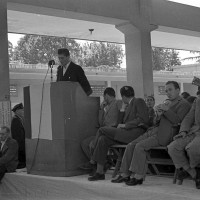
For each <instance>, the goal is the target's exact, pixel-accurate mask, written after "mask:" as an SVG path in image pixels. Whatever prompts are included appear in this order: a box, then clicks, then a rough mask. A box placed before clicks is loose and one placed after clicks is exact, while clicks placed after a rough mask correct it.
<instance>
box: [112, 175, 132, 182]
mask: <svg viewBox="0 0 200 200" xmlns="http://www.w3.org/2000/svg"><path fill="white" fill-rule="evenodd" d="M128 181H130V177H129V176H128V177H123V176H121V175H119V176H118V177H117V178H116V179H114V180H111V182H112V183H122V182H125V183H126V182H128Z"/></svg>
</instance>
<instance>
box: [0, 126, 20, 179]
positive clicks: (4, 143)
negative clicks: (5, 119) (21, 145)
mask: <svg viewBox="0 0 200 200" xmlns="http://www.w3.org/2000/svg"><path fill="white" fill-rule="evenodd" d="M17 165H18V144H17V141H16V140H14V139H12V138H11V137H10V129H9V128H8V127H7V126H2V127H1V128H0V182H1V180H2V178H3V176H4V174H5V173H6V172H14V171H15V170H16V168H17Z"/></svg>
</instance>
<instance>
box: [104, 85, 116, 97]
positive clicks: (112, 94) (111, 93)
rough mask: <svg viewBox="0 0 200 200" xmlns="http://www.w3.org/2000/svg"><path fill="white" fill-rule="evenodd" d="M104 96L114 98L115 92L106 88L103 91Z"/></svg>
mask: <svg viewBox="0 0 200 200" xmlns="http://www.w3.org/2000/svg"><path fill="white" fill-rule="evenodd" d="M103 94H104V95H106V94H107V95H109V96H111V97H115V90H114V89H113V88H111V87H107V88H106V89H105V90H104V93H103Z"/></svg>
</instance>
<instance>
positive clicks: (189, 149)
mask: <svg viewBox="0 0 200 200" xmlns="http://www.w3.org/2000/svg"><path fill="white" fill-rule="evenodd" d="M168 152H169V155H170V156H171V158H172V160H173V162H174V165H175V167H176V169H178V179H179V180H180V181H181V182H182V181H183V179H184V178H186V177H187V176H188V175H190V176H191V177H192V178H193V179H194V180H195V182H196V188H197V189H200V177H199V175H200V174H198V175H197V171H196V170H195V167H196V166H197V165H198V164H200V98H197V99H196V102H194V104H193V106H192V108H191V110H190V112H189V113H188V114H187V116H186V117H185V119H184V120H183V122H182V123H181V128H180V132H179V134H178V135H176V136H175V137H174V141H173V142H172V143H171V144H170V145H168ZM186 154H187V156H186ZM181 169H182V170H181Z"/></svg>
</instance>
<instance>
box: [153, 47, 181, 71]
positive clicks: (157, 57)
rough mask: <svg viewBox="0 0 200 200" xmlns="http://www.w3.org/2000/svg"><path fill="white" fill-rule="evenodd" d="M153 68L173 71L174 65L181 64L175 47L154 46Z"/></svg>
mask: <svg viewBox="0 0 200 200" xmlns="http://www.w3.org/2000/svg"><path fill="white" fill-rule="evenodd" d="M152 57H153V70H167V71H172V70H173V68H172V67H173V66H176V65H181V61H180V59H179V57H178V52H176V50H174V49H165V48H160V47H153V48H152Z"/></svg>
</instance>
